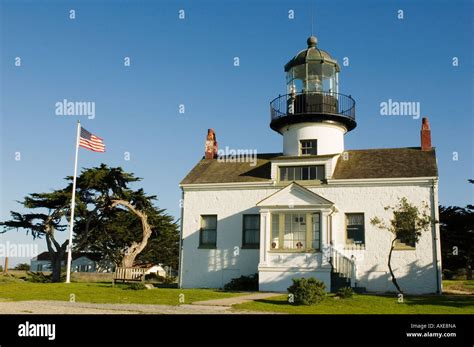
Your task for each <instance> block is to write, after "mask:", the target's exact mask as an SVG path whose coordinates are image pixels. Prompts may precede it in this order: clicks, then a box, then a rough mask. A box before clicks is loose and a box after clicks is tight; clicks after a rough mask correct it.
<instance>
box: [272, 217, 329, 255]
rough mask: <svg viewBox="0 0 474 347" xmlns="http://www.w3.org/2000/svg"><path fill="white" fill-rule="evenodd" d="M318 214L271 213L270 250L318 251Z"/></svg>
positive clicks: (319, 234)
mask: <svg viewBox="0 0 474 347" xmlns="http://www.w3.org/2000/svg"><path fill="white" fill-rule="evenodd" d="M320 218H321V217H320V214H319V213H303V212H302V213H272V215H271V238H270V248H271V249H273V250H276V249H281V250H294V251H298V250H300V251H308V250H319V249H320V242H321V241H320V237H321V220H320Z"/></svg>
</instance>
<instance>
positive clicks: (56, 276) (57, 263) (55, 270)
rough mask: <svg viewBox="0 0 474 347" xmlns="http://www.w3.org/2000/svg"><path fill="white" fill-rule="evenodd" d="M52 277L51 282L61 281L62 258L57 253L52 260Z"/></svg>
mask: <svg viewBox="0 0 474 347" xmlns="http://www.w3.org/2000/svg"><path fill="white" fill-rule="evenodd" d="M51 269H52V278H51V282H61V258H60V257H59V254H58V253H55V255H54V258H52V260H51Z"/></svg>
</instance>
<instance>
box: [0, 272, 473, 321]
mask: <svg viewBox="0 0 474 347" xmlns="http://www.w3.org/2000/svg"><path fill="white" fill-rule="evenodd" d="M443 285H444V287H445V288H457V290H461V291H464V292H466V291H474V281H466V280H464V281H443ZM125 288H126V286H125V285H117V286H116V287H115V288H112V285H111V284H110V283H108V282H107V283H70V284H65V283H31V282H25V281H23V280H20V279H17V278H14V277H7V276H0V301H21V300H60V301H69V300H70V298H71V294H74V297H75V301H77V302H91V303H117V304H160V305H179V304H182V303H185V304H190V303H192V302H195V301H202V300H212V299H223V298H229V297H234V296H239V295H243V294H244V293H228V292H223V291H219V290H213V289H172V288H169V289H165V288H159V289H158V288H156V289H152V290H130V289H125ZM180 299H181V301H180ZM183 299H184V302H183ZM233 308H234V309H236V310H250V311H259V312H269V313H270V312H281V313H290V314H474V295H442V296H436V295H424V296H405V297H404V301H403V303H399V302H398V297H397V296H396V295H395V294H392V295H369V294H363V295H354V296H353V297H352V298H349V299H335V297H334V295H332V294H329V295H328V296H327V297H326V298H325V299H324V300H323V302H321V303H319V304H317V305H313V306H298V305H295V304H290V303H288V301H287V296H286V295H280V296H275V297H271V298H268V299H262V300H257V301H252V302H247V303H244V304H239V305H234V306H233Z"/></svg>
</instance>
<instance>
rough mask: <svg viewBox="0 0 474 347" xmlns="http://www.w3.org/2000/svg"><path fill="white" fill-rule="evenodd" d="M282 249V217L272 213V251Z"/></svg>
mask: <svg viewBox="0 0 474 347" xmlns="http://www.w3.org/2000/svg"><path fill="white" fill-rule="evenodd" d="M276 248H280V215H279V214H277V213H272V237H271V249H276Z"/></svg>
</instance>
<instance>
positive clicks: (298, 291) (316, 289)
mask: <svg viewBox="0 0 474 347" xmlns="http://www.w3.org/2000/svg"><path fill="white" fill-rule="evenodd" d="M292 281H293V284H292V285H291V286H290V287H288V293H290V294H293V296H294V303H295V304H298V305H314V304H317V303H319V302H321V301H322V300H323V299H324V297H325V296H326V286H325V285H324V283H323V282H321V281H320V280H317V279H316V278H314V277H310V278H308V279H306V278H304V277H303V278H293V279H292Z"/></svg>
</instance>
